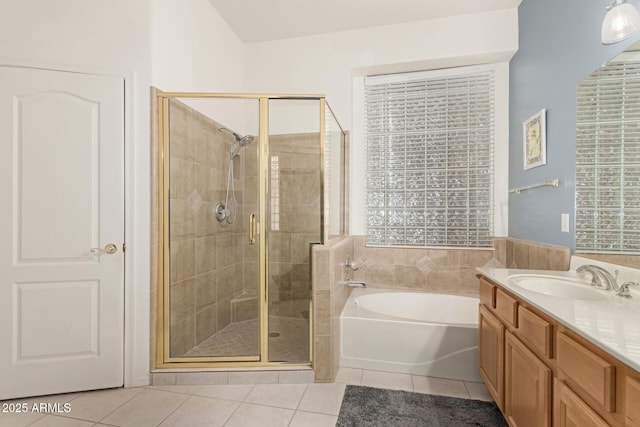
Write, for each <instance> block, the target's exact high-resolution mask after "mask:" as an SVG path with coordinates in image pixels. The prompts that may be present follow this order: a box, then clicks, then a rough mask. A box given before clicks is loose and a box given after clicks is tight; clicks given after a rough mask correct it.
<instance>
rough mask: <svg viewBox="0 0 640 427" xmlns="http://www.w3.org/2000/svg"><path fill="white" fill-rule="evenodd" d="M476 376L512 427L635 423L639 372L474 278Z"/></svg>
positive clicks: (639, 417)
mask: <svg viewBox="0 0 640 427" xmlns="http://www.w3.org/2000/svg"><path fill="white" fill-rule="evenodd" d="M478 327H479V329H478V337H479V344H478V347H479V348H478V366H479V370H480V377H481V378H482V379H483V381H484V383H485V384H486V386H487V389H488V390H489V393H491V396H492V397H493V398H494V400H495V402H496V404H497V405H498V407H499V408H500V410H501V411H502V413H503V414H504V416H505V419H506V420H507V422H508V423H509V425H510V426H512V427H529V426H530V427H550V426H553V427H590V426H593V427H604V426H625V427H630V426H640V372H638V371H635V370H634V369H632V368H630V367H629V366H627V365H625V364H623V363H622V362H620V361H619V360H617V359H616V358H614V357H613V356H612V355H610V354H608V353H606V352H604V351H603V350H601V349H600V348H598V347H596V346H595V345H593V344H591V343H590V342H588V341H587V340H585V339H584V338H582V337H580V336H578V335H577V334H576V333H574V332H573V331H571V330H570V329H569V328H567V327H566V326H564V325H561V324H559V323H558V322H556V321H555V320H553V319H552V318H550V317H549V316H547V315H545V314H544V313H542V312H540V310H538V309H537V308H535V307H532V306H530V305H529V304H527V303H526V302H525V301H523V300H521V299H520V298H518V296H517V295H514V294H511V293H510V292H509V291H507V290H506V289H504V288H502V287H500V286H499V285H497V284H495V283H493V282H492V281H490V280H489V279H487V278H485V277H480V307H479V325H478Z"/></svg>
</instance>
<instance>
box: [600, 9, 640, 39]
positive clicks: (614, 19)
mask: <svg viewBox="0 0 640 427" xmlns="http://www.w3.org/2000/svg"><path fill="white" fill-rule="evenodd" d="M638 31H640V13H638V10H637V9H636V8H635V7H634V6H633V5H632V4H629V3H627V2H626V0H613V2H611V4H610V5H609V6H607V14H606V15H605V17H604V21H603V22H602V43H604V44H612V43H617V42H621V41H622V40H626V39H628V38H629V37H631V36H632V35H634V34H635V33H637V32H638Z"/></svg>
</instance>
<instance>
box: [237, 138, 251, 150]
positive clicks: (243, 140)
mask: <svg viewBox="0 0 640 427" xmlns="http://www.w3.org/2000/svg"><path fill="white" fill-rule="evenodd" d="M236 141H238V144H240V146H241V147H246V146H247V145H249V144H251V143H252V142H253V135H245V136H243V137H242V138H240V139H238V137H237V136H236Z"/></svg>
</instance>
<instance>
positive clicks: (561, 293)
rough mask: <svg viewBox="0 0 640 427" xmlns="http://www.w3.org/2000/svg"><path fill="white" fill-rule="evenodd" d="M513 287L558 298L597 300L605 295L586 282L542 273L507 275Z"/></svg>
mask: <svg viewBox="0 0 640 427" xmlns="http://www.w3.org/2000/svg"><path fill="white" fill-rule="evenodd" d="M508 279H509V283H511V284H512V285H514V287H518V288H522V289H524V290H527V291H531V292H536V293H538V294H543V295H547V296H552V297H558V298H568V299H578V300H589V301H599V300H606V299H607V297H606V296H605V295H603V294H602V293H600V292H598V291H597V290H595V289H594V288H592V287H591V285H589V284H588V283H585V282H583V281H580V280H577V279H572V278H569V277H558V276H547V275H542V274H514V275H511V276H509V278H508Z"/></svg>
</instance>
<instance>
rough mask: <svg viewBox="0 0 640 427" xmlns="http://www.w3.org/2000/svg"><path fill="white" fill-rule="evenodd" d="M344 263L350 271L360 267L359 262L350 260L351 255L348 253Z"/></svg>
mask: <svg viewBox="0 0 640 427" xmlns="http://www.w3.org/2000/svg"><path fill="white" fill-rule="evenodd" d="M344 265H345V267H347V268H348V269H349V270H351V271H356V270H357V269H359V268H360V264H359V263H357V262H355V261H351V257H350V256H349V255H347V262H345V264H344Z"/></svg>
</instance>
